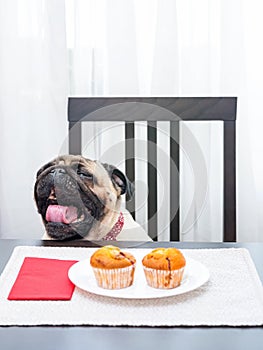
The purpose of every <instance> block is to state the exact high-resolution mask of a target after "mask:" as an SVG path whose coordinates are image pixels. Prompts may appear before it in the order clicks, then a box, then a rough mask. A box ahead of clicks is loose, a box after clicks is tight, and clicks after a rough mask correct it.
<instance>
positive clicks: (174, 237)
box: [68, 97, 237, 242]
mask: <svg viewBox="0 0 263 350" xmlns="http://www.w3.org/2000/svg"><path fill="white" fill-rule="evenodd" d="M134 102H137V103H144V104H147V106H149V105H152V106H153V107H154V106H158V107H160V108H164V109H166V110H168V111H170V112H171V113H169V117H168V116H167V113H164V114H163V115H162V114H160V113H155V112H154V111H153V112H152V113H150V114H149V113H148V112H146V113H147V114H146V113H145V114H143V113H141V112H140V113H138V114H136V113H125V112H124V113H121V112H120V113H117V114H116V113H112V114H111V113H109V114H107V117H103V118H102V114H101V113H100V114H99V115H96V118H95V115H94V113H93V112H95V111H97V110H99V109H101V108H104V107H109V106H111V105H116V104H124V103H134ZM134 107H135V110H136V105H134ZM236 109H237V98H236V97H70V98H69V100H68V122H69V153H70V154H81V124H82V122H85V121H94V122H95V121H123V122H125V140H126V141H127V140H129V146H130V144H131V140H132V139H133V138H134V123H133V122H136V121H147V123H148V124H147V125H148V126H147V130H148V141H151V144H156V142H157V135H156V123H157V121H164V120H168V121H170V157H171V161H173V162H175V164H176V165H177V167H178V169H179V145H178V144H177V142H175V141H174V140H179V123H180V121H218V120H219V121H223V137H224V152H223V153H224V162H223V163H224V175H223V178H224V192H223V194H224V212H223V215H224V232H223V240H224V242H235V241H236ZM146 110H148V109H147V108H146ZM93 118H94V119H93ZM134 153H135V150H134V144H133V147H129V148H128V147H126V154H125V155H126V159H127V162H126V174H127V176H128V178H129V179H130V180H131V181H134V179H135V176H134V174H135V169H134V161H133V159H134ZM148 161H149V163H150V164H149V165H148V186H149V188H151V191H149V198H148V203H151V205H150V206H148V219H150V218H151V220H149V226H148V232H151V233H152V234H151V235H152V237H153V238H155V237H157V232H156V230H157V218H155V219H153V218H154V213H156V210H157V189H156V184H157V173H156V166H154V165H157V152H156V148H155V150H154V149H152V148H151V151H150V152H149V151H148ZM151 164H152V165H151ZM173 168H174V167H171V174H170V179H171V180H172V179H175V174H174V173H173V171H174V170H173ZM170 191H171V193H173V194H175V195H173V196H170V197H171V200H170V212H171V213H173V212H174V210H175V208H178V207H179V179H178V181H177V180H176V181H170ZM134 203H135V202H134V201H131V202H129V203H127V208H128V209H129V211H130V212H131V213H132V215H134V211H135V206H134ZM152 219H153V220H152ZM170 240H171V241H179V240H180V232H179V210H178V211H177V213H176V215H175V217H174V218H173V219H172V220H171V224H170Z"/></svg>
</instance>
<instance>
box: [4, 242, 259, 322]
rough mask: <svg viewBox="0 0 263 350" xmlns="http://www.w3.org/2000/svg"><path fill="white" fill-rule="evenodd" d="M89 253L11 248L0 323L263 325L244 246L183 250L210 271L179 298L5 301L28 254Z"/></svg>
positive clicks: (79, 294)
mask: <svg viewBox="0 0 263 350" xmlns="http://www.w3.org/2000/svg"><path fill="white" fill-rule="evenodd" d="M126 250H128V249H126ZM92 251H94V249H93V250H92V248H64V247H31V246H29V247H17V248H15V250H14V251H13V253H12V256H11V258H10V260H9V262H8V264H7V265H6V267H5V269H4V271H3V273H2V275H1V277H0V325H6V326H7V325H109V326H113V325H114V326H124V325H125V326H201V325H205V326H222V325H225V326H259V325H263V289H262V284H261V281H260V279H259V277H258V274H257V271H256V269H255V266H254V263H253V261H252V259H251V257H250V254H249V252H248V251H247V250H246V249H243V248H240V249H239V248H238V249H233V248H229V249H184V250H182V252H183V253H184V254H185V255H186V256H187V257H190V258H193V259H196V260H198V261H200V262H202V263H203V264H205V265H206V266H207V267H208V269H209V271H210V279H209V281H208V282H207V283H205V284H204V285H203V286H202V287H200V288H198V289H196V290H194V291H191V292H188V293H186V294H182V295H178V296H172V297H168V298H160V299H150V300H145V299H140V300H134V299H116V298H109V297H103V296H98V295H94V294H91V293H88V292H84V291H82V290H80V289H78V288H75V291H74V294H73V297H72V299H71V300H70V301H8V300H7V296H8V294H9V291H10V289H11V287H12V285H13V283H14V281H15V279H16V276H17V273H18V271H19V269H20V266H21V264H22V261H23V259H24V258H25V257H26V256H30V257H46V258H61V259H76V260H82V259H86V258H87V256H90V254H91V252H92ZM129 251H131V252H132V249H129ZM146 252H149V249H148V250H147V249H145V253H146ZM51 273H52V271H51Z"/></svg>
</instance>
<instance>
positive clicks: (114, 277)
mask: <svg viewBox="0 0 263 350" xmlns="http://www.w3.org/2000/svg"><path fill="white" fill-rule="evenodd" d="M90 264H91V267H92V269H93V272H94V275H95V278H96V281H97V284H98V286H99V287H102V288H105V289H121V288H126V287H129V286H130V285H131V284H132V283H133V279H134V271H135V265H136V259H135V258H134V256H133V255H132V254H130V253H128V252H123V251H122V250H120V248H118V247H114V246H111V245H107V246H105V247H102V248H99V249H98V250H96V251H95V252H94V253H93V255H92V256H91V258H90Z"/></svg>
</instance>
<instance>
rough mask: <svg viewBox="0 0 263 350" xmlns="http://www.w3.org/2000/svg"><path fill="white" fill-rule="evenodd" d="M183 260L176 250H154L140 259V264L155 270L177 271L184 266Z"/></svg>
mask: <svg viewBox="0 0 263 350" xmlns="http://www.w3.org/2000/svg"><path fill="white" fill-rule="evenodd" d="M185 263H186V261H185V258H184V256H183V254H182V253H181V252H180V250H178V249H176V248H156V249H154V250H152V251H151V252H150V253H149V254H147V255H145V257H144V258H143V259H142V264H143V265H144V266H145V267H149V268H152V269H157V270H178V269H181V268H182V267H184V266H185Z"/></svg>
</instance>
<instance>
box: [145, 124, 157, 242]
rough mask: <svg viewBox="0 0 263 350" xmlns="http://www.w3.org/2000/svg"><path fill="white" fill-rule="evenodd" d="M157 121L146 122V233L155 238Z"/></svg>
mask: <svg viewBox="0 0 263 350" xmlns="http://www.w3.org/2000/svg"><path fill="white" fill-rule="evenodd" d="M156 126H157V123H156V122H155V121H149V122H148V124H147V141H148V142H147V145H148V149H147V154H148V155H147V158H148V235H149V236H150V237H151V238H152V239H153V240H154V241H156V240H157V236H158V232H157V214H158V213H157V148H156V146H157V145H156V143H157V131H156Z"/></svg>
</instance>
